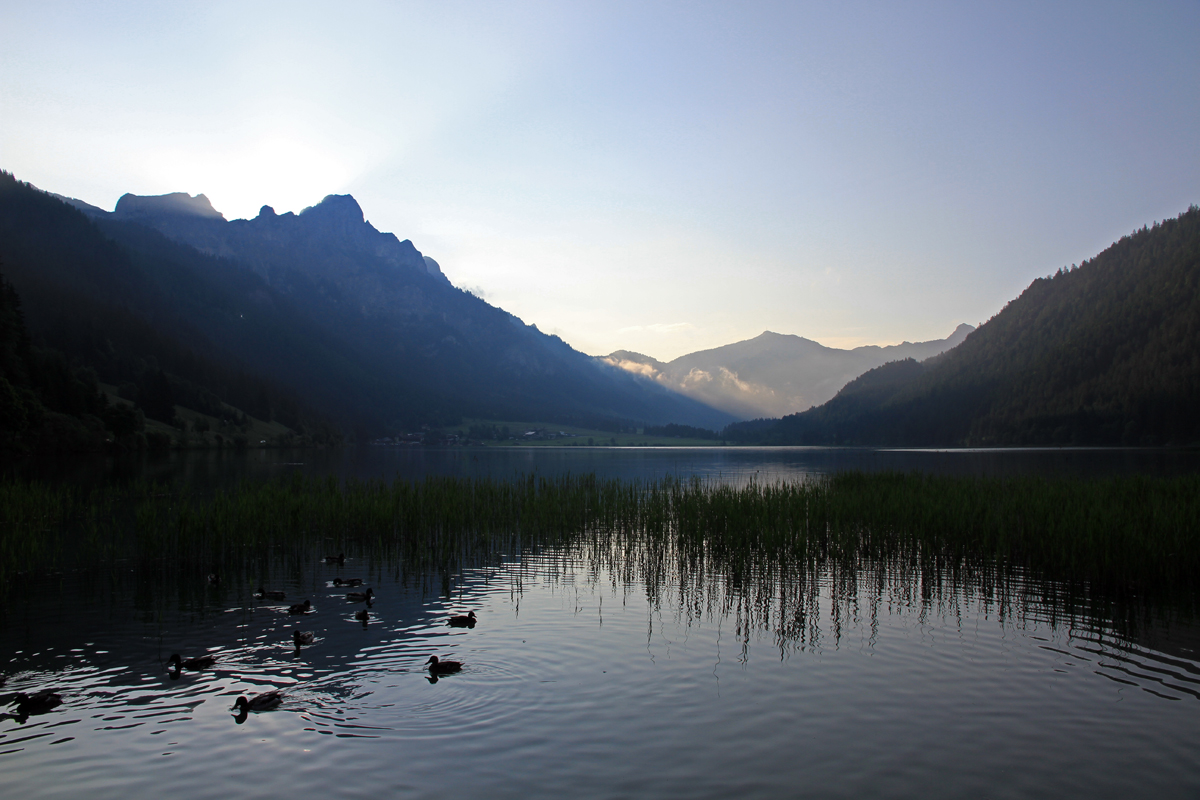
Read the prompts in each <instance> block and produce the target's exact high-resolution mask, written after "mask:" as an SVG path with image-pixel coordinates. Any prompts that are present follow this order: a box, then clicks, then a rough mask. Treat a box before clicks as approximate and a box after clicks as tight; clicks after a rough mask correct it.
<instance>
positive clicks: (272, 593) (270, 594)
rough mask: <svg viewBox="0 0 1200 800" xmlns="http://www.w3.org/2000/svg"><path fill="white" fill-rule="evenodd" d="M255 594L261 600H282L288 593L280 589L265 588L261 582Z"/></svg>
mask: <svg viewBox="0 0 1200 800" xmlns="http://www.w3.org/2000/svg"><path fill="white" fill-rule="evenodd" d="M254 596H255V597H257V598H258V599H259V600H262V599H264V598H266V599H268V600H282V599H283V598H285V597H287V593H286V592H281V591H279V590H278V589H264V588H263V587H262V585H261V584H259V587H258V591H256V592H255V593H254Z"/></svg>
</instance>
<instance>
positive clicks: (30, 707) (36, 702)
mask: <svg viewBox="0 0 1200 800" xmlns="http://www.w3.org/2000/svg"><path fill="white" fill-rule="evenodd" d="M13 702H14V703H16V704H17V716H20V717H29V716H32V715H34V714H45V713H46V712H47V711H50V710H51V709H54V708H57V707H58V706H61V705H62V695H60V694H58V693H57V692H54V691H52V690H50V689H42V690H41V691H40V692H34V693H33V694H25V693H24V692H20V693H19V694H17V696H16V698H15V699H14V700H13Z"/></svg>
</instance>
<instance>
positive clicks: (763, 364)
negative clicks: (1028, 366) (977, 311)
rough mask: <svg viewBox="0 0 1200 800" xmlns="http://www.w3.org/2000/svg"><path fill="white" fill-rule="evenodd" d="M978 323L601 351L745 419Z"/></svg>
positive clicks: (943, 344)
mask: <svg viewBox="0 0 1200 800" xmlns="http://www.w3.org/2000/svg"><path fill="white" fill-rule="evenodd" d="M974 330H975V329H974V328H973V327H972V326H970V325H967V324H965V323H963V324H960V325H959V326H958V327H956V328H955V330H954V332H953V333H951V334H950V336H948V337H947V338H945V339H935V340H931V341H928V342H907V341H906V342H902V343H900V344H896V345H882V346H881V345H863V346H861V347H856V348H853V349H851V350H841V349H838V348H833V347H827V346H825V345H822V344H820V343H818V342H815V341H813V340H811V339H807V338H805V337H803V336H796V335H793V334H782V333H775V332H772V331H764V332H763V333H761V334H759V335H758V336H755V337H754V338H752V339H745V340H742V341H740V342H733V343H731V344H727V345H722V346H720V347H714V348H709V349H706V350H700V351H697V352H695V353H688V354H686V355H682V356H679V357H678V358H676V359H673V360H672V361H669V362H665V363H664V362H661V361H658V360H657V359H654V358H651V357H649V356H645V355H643V354H641V353H635V352H632V351H628V350H618V351H615V352H613V353H610V354H609V355H607V356H603V357H601V358H602V359H603V360H605V361H607V362H608V363H610V364H613V365H614V366H618V367H621V368H622V369H625V370H627V371H629V372H632V373H635V374H640V375H642V376H644V377H647V378H650V379H652V380H656V381H658V382H659V383H662V384H663V385H665V386H668V387H670V388H673V389H675V390H676V391H679V392H680V393H682V394H686V395H688V396H690V397H693V398H695V399H697V400H699V401H701V402H704V403H706V404H708V405H711V406H713V407H714V408H720V409H722V410H723V411H726V412H728V413H730V414H733V415H735V416H739V417H741V418H742V419H753V418H757V417H780V416H784V415H786V414H791V413H795V412H797V411H802V410H805V409H807V408H810V407H812V406H815V405H819V404H820V403H823V402H826V401H827V400H829V399H832V398H833V397H834V396H835V395H836V394H837V392H838V390H840V389H841V388H842V387H843V386H845V385H846V384H847V383H848V382H850V381H851V380H853V379H854V378H856V377H858V376H859V375H862V374H863V373H864V372H867V371H868V370H870V369H872V368H874V367H877V366H880V365H881V364H884V363H887V362H888V361H896V360H900V359H904V358H915V359H918V360H922V359H926V358H930V357H933V356H935V355H938V354H939V353H942V352H945V351H946V350H949V349H951V348H953V347H955V346H957V345H958V344H959V343H960V342H962V341H963V340H964V339H966V337H967V336H968V335H970V334H971V333H972V332H973V331H974Z"/></svg>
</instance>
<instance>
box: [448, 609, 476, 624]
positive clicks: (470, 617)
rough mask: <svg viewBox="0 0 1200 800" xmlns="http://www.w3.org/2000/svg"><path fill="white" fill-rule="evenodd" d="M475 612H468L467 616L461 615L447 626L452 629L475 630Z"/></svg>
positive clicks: (453, 618) (455, 617) (452, 619)
mask: <svg viewBox="0 0 1200 800" xmlns="http://www.w3.org/2000/svg"><path fill="white" fill-rule="evenodd" d="M475 622H476V619H475V612H474V611H468V612H467V613H466V614H465V615H463V614H459V615H457V616H454V617H451V618H450V621H449V622H447V623H446V624H447V625H449V626H450V627H452V628H474V627H475Z"/></svg>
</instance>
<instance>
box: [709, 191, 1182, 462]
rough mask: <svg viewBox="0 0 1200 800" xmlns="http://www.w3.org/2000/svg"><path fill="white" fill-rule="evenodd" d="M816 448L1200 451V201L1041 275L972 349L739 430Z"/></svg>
mask: <svg viewBox="0 0 1200 800" xmlns="http://www.w3.org/2000/svg"><path fill="white" fill-rule="evenodd" d="M725 434H726V436H728V437H730V438H733V439H735V440H738V441H752V442H756V443H770V444H807V445H844V444H870V445H951V446H962V445H969V446H995V445H1066V444H1075V445H1082V444H1087V445H1195V444H1197V443H1200V207H1197V206H1192V207H1191V208H1189V209H1188V210H1187V211H1186V212H1184V213H1182V214H1180V215H1179V216H1178V217H1177V218H1175V219H1168V220H1164V221H1163V222H1161V223H1155V224H1154V225H1153V226H1151V227H1143V228H1142V229H1141V230H1139V231H1135V232H1134V233H1133V234H1131V235H1129V236H1124V237H1122V238H1121V239H1120V240H1119V241H1117V242H1115V243H1114V244H1113V245H1112V246H1110V247H1108V248H1107V249H1105V250H1104V252H1102V253H1100V254H1099V255H1097V256H1095V257H1094V258H1091V259H1089V260H1087V261H1084V262H1083V263H1081V264H1079V265H1078V266H1077V267H1072V268H1069V269H1065V270H1059V271H1058V272H1057V273H1056V274H1055V275H1053V276H1050V277H1046V278H1039V279H1037V280H1035V281H1034V282H1033V283H1032V284H1030V286H1029V288H1027V289H1026V290H1025V291H1024V292H1022V294H1021V296H1020V297H1018V298H1016V299H1015V300H1013V301H1012V302H1010V303H1008V305H1006V306H1005V307H1004V309H1003V310H1002V311H1001V312H1000V313H998V314H997V315H996V316H994V317H993V318H992V319H990V320H989V321H988V322H987V323H985V324H984V325H982V326H980V328H979V330H977V331H975V332H974V333H973V334H971V336H969V337H968V338H967V339H966V340H965V341H964V342H963V343H962V344H961V345H959V346H958V347H956V348H954V349H953V350H950V351H948V352H946V353H944V354H943V355H941V356H937V357H935V358H933V359H930V360H928V361H925V362H923V363H917V362H916V361H912V360H905V361H897V362H893V363H890V364H886V365H884V366H881V367H877V368H876V369H874V370H871V371H870V372H868V373H866V374H865V375H862V376H861V377H859V378H857V379H855V380H854V381H852V382H850V383H849V384H848V385H847V386H846V387H845V388H844V389H842V391H840V392H839V393H838V395H837V396H836V397H835V398H834V399H833V400H831V401H829V402H828V403H826V404H824V405H822V406H820V407H817V408H814V409H811V410H809V411H806V412H803V413H800V414H793V415H790V416H787V417H784V418H783V419H780V420H776V421H770V422H757V423H743V424H740V425H734V426H731V427H730V428H729V429H727V430H726V431H725Z"/></svg>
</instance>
